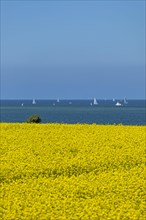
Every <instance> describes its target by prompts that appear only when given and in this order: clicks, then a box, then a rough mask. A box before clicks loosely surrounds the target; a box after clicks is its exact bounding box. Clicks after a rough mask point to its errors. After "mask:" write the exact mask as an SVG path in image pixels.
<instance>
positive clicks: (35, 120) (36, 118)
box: [26, 115, 41, 123]
mask: <svg viewBox="0 0 146 220" xmlns="http://www.w3.org/2000/svg"><path fill="white" fill-rule="evenodd" d="M26 122H27V123H40V122H41V118H40V116H39V115H32V116H30V117H29V118H28V119H27V121H26Z"/></svg>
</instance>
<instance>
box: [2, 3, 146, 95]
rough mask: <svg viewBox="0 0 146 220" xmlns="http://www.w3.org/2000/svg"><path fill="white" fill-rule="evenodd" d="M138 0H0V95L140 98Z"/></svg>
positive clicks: (141, 16) (141, 20)
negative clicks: (0, 0)
mask: <svg viewBox="0 0 146 220" xmlns="http://www.w3.org/2000/svg"><path fill="white" fill-rule="evenodd" d="M144 79H145V1H143V0H141V1H140V0H137V1H132V0H131V1H108V0H107V1H41V0H40V1H21V0H19V1H4V0H3V1H2V2H1V87H2V88H1V98H3V99H9V98H10V99H12V98H25V99H31V98H36V99H37V98H38V99H51V98H57V97H59V98H64V99H70V98H77V99H81V98H83V99H85V98H93V97H96V98H107V99H108V98H123V97H127V98H129V99H131V98H132V99H142V98H145V97H144V91H145V82H144Z"/></svg>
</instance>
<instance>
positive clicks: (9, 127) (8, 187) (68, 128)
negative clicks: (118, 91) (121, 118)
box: [0, 123, 146, 220]
mask: <svg viewBox="0 0 146 220" xmlns="http://www.w3.org/2000/svg"><path fill="white" fill-rule="evenodd" d="M0 129H1V130H0V136H1V142H0V143H1V217H0V219H2V220H21V219H23V220H63V219H66V220H78V219H79V220H80V219H81V220H88V219H89V220H98V219H99V220H104V219H105V220H110V219H111V220H114V219H115V220H116V219H117V220H120V219H121V220H128V219H131V220H144V219H145V215H144V205H145V195H144V162H145V161H144V160H145V158H144V148H145V135H146V126H123V125H118V126H117V125H96V124H93V125H86V124H84V125H81V124H76V125H68V124H26V123H22V124H19V123H12V124H11V123H0Z"/></svg>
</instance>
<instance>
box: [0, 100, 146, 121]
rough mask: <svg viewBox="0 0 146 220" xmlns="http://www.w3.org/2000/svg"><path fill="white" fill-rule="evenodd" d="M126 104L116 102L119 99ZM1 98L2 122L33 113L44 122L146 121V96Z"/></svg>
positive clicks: (22, 118)
mask: <svg viewBox="0 0 146 220" xmlns="http://www.w3.org/2000/svg"><path fill="white" fill-rule="evenodd" d="M117 101H119V102H120V103H122V106H115V104H116V102H117ZM97 102H98V105H92V106H91V105H90V104H91V103H93V100H60V101H59V102H57V100H36V104H32V100H1V105H0V116H1V117H0V121H1V122H25V121H26V120H27V118H28V117H29V116H31V115H33V114H39V115H40V117H41V118H42V123H69V124H75V123H87V124H92V123H96V124H124V125H145V124H146V100H128V103H127V104H124V102H123V100H116V101H115V102H114V101H113V100H97ZM22 103H23V106H22Z"/></svg>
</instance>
